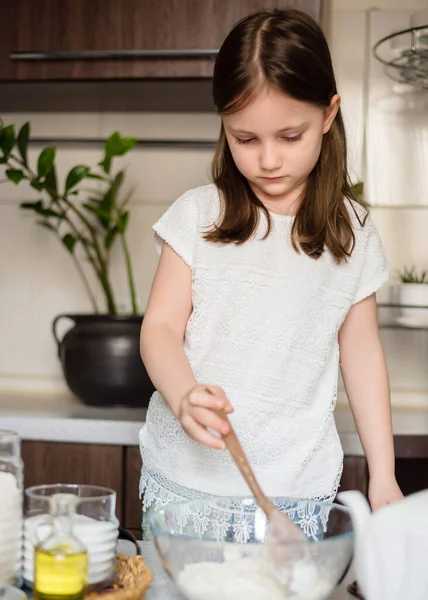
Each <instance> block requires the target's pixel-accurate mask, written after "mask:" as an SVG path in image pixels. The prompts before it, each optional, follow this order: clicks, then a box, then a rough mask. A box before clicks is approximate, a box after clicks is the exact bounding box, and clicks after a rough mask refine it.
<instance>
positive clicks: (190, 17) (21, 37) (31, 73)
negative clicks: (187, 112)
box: [0, 0, 322, 81]
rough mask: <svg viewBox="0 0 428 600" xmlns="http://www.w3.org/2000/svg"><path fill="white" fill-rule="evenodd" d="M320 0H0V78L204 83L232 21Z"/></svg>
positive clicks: (314, 8)
mask: <svg viewBox="0 0 428 600" xmlns="http://www.w3.org/2000/svg"><path fill="white" fill-rule="evenodd" d="M321 4H322V0H0V7H1V9H2V12H1V22H0V80H2V81H46V80H49V81H72V80H73V81H76V80H93V81H94V80H120V79H131V80H136V79H165V78H167V79H169V78H173V79H174V78H176V79H177V78H185V79H197V78H209V77H211V75H212V71H213V64H214V58H215V50H216V49H218V47H219V45H220V44H221V42H222V40H223V39H224V37H225V36H226V34H227V33H228V31H229V30H230V28H231V27H232V26H233V24H234V23H236V22H237V21H238V20H239V19H240V18H242V17H243V16H245V15H248V14H250V13H252V12H255V11H256V10H258V9H261V8H274V7H288V6H293V7H296V8H300V9H302V10H306V11H308V12H309V13H311V14H312V15H313V16H314V17H315V18H316V19H317V20H318V21H320V19H321Z"/></svg>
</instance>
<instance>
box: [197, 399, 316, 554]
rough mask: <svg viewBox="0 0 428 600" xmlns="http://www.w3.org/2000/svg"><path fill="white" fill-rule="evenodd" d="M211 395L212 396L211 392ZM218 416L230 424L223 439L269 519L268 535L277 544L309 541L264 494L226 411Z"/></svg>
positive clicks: (219, 412) (218, 412) (220, 412)
mask: <svg viewBox="0 0 428 600" xmlns="http://www.w3.org/2000/svg"><path fill="white" fill-rule="evenodd" d="M209 393H210V394H212V392H211V391H210V392H209ZM217 414H218V415H219V417H221V418H222V419H224V420H225V421H227V423H228V424H229V428H230V431H229V433H227V434H225V435H222V439H223V441H224V443H225V444H226V448H227V449H228V450H229V452H230V454H231V456H232V458H233V460H234V461H235V464H236V466H237V467H238V469H239V470H240V472H241V473H242V476H243V477H244V479H245V481H246V483H247V485H248V487H249V488H250V490H251V492H252V493H253V495H254V497H255V499H256V502H257V504H258V505H259V506H260V508H261V509H262V511H263V512H264V513H265V515H266V517H267V520H268V522H269V530H268V533H269V534H270V535H271V536H272V535H274V537H275V541H276V543H281V544H284V543H287V542H298V541H300V542H301V541H307V538H306V536H305V534H304V533H303V532H302V530H301V529H300V527H299V526H298V525H297V524H296V523H294V521H292V520H291V519H290V518H289V517H288V516H287V515H285V514H284V513H281V512H280V511H279V510H278V509H277V507H276V506H275V505H274V504H273V502H271V501H270V500H269V498H268V497H267V496H266V494H265V493H264V492H263V490H262V488H261V487H260V485H259V482H258V481H257V479H256V476H255V475H254V471H253V469H252V468H251V466H250V463H249V462H248V459H247V457H246V455H245V452H244V449H243V448H242V446H241V444H240V442H239V440H238V437H237V435H236V433H235V430H234V429H233V427H232V425H231V423H230V421H229V419H228V417H227V414H226V413H225V412H224V411H217ZM271 541H272V540H271Z"/></svg>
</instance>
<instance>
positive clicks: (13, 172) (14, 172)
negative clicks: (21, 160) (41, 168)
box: [6, 169, 25, 185]
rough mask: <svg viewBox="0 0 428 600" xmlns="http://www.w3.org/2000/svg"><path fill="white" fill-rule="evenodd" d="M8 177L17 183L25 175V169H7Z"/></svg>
mask: <svg viewBox="0 0 428 600" xmlns="http://www.w3.org/2000/svg"><path fill="white" fill-rule="evenodd" d="M6 177H7V178H8V179H9V181H12V182H13V183H15V184H16V185H18V183H19V182H20V181H22V180H23V179H24V177H25V175H24V171H21V169H6Z"/></svg>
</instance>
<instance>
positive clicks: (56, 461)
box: [21, 442, 124, 522]
mask: <svg viewBox="0 0 428 600" xmlns="http://www.w3.org/2000/svg"><path fill="white" fill-rule="evenodd" d="M21 452H22V459H23V461H24V485H25V487H30V486H32V485H42V484H49V483H84V484H91V485H101V486H104V487H108V488H111V489H113V490H115V491H116V492H117V505H116V515H117V517H118V519H119V520H120V521H121V522H122V521H123V491H122V490H123V452H124V449H123V448H122V446H110V445H108V446H107V445H103V444H69V443H58V442H22V448H21Z"/></svg>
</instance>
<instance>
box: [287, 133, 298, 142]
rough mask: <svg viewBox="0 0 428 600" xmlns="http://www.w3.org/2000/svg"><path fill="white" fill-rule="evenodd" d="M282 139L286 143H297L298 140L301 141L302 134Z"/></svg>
mask: <svg viewBox="0 0 428 600" xmlns="http://www.w3.org/2000/svg"><path fill="white" fill-rule="evenodd" d="M282 139H283V140H285V141H286V142H298V141H299V140H301V139H302V134H301V133H299V135H293V137H284V138H282Z"/></svg>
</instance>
